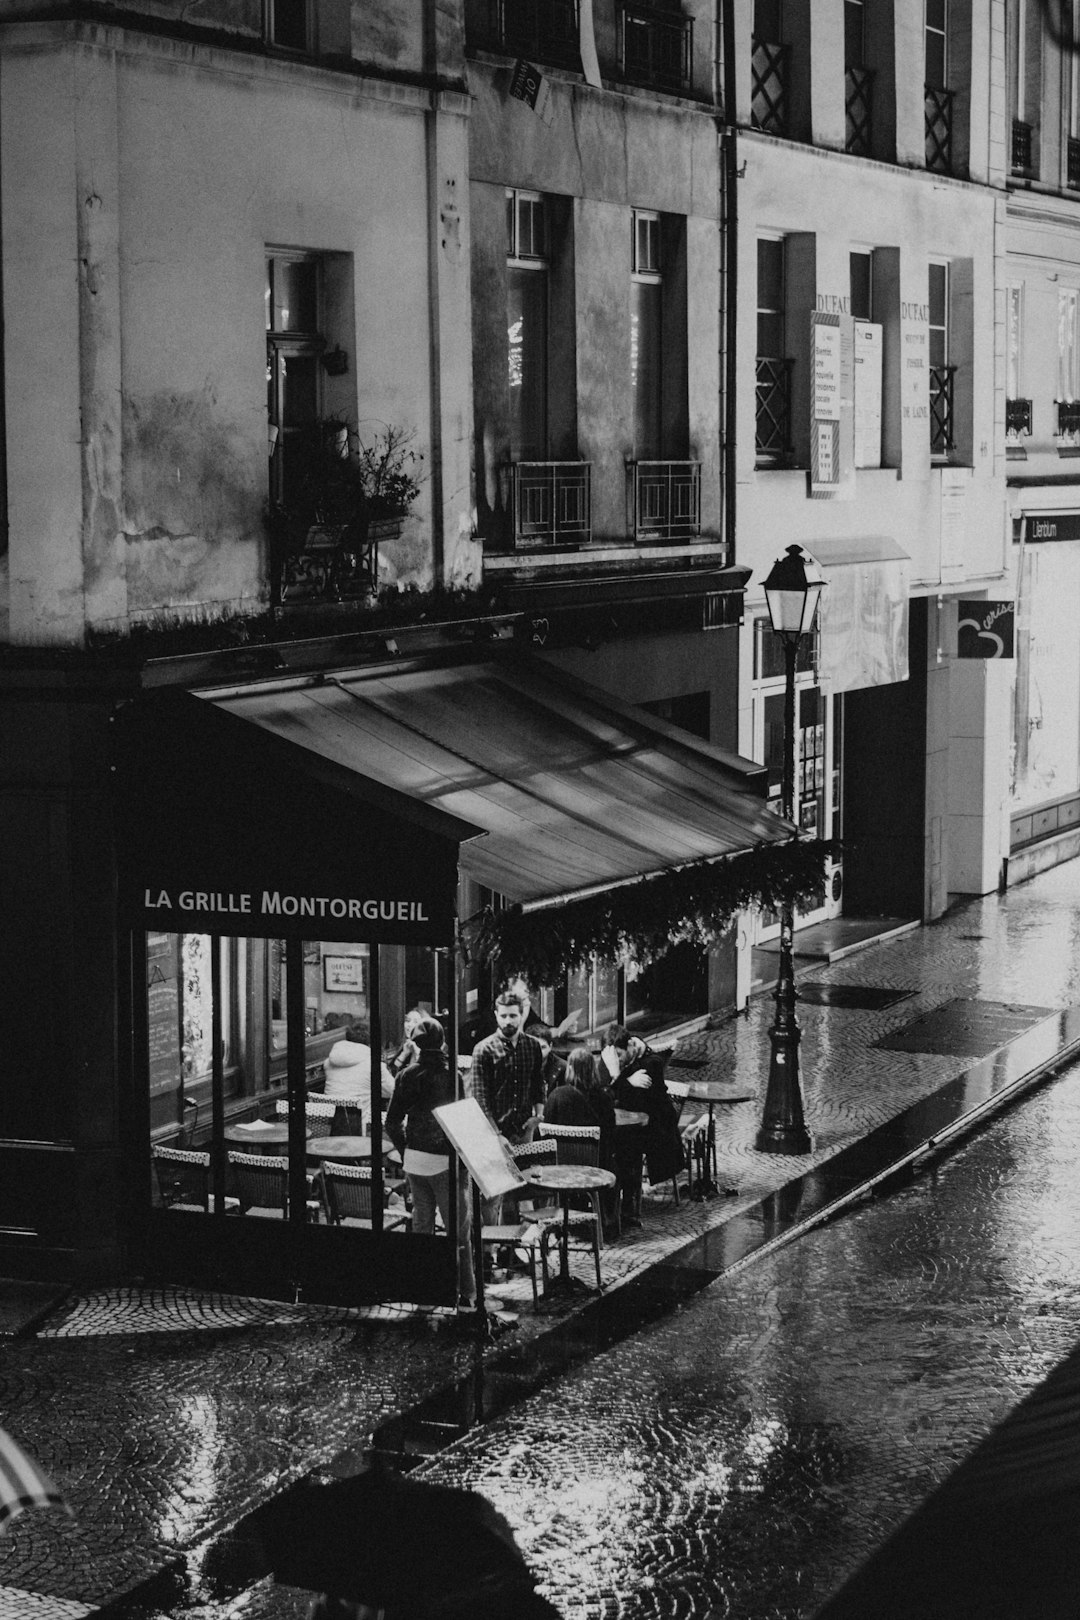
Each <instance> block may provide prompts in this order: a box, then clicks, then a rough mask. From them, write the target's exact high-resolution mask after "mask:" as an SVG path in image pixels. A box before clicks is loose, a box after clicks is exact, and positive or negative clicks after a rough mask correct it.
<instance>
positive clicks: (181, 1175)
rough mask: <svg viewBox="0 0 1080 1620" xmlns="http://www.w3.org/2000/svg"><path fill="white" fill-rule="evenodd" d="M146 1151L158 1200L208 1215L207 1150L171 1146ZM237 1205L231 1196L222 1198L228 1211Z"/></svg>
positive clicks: (211, 1201) (211, 1204)
mask: <svg viewBox="0 0 1080 1620" xmlns="http://www.w3.org/2000/svg"><path fill="white" fill-rule="evenodd" d="M150 1152H151V1157H152V1158H153V1162H154V1174H155V1176H156V1177H157V1190H158V1197H159V1199H160V1201H161V1203H162V1204H164V1205H165V1206H166V1207H167V1208H169V1209H193V1210H194V1209H197V1210H201V1211H202V1213H203V1214H204V1215H208V1214H209V1213H210V1211H211V1210H212V1209H213V1208H214V1195H213V1193H212V1192H211V1191H210V1155H209V1153H206V1152H204V1151H203V1150H201V1149H198V1148H171V1147H153V1148H151V1150H150ZM239 1207H240V1206H239V1204H238V1203H237V1201H236V1199H235V1198H226V1200H225V1208H226V1210H227V1211H228V1213H229V1214H234V1213H235V1212H236V1211H237V1210H238V1209H239Z"/></svg>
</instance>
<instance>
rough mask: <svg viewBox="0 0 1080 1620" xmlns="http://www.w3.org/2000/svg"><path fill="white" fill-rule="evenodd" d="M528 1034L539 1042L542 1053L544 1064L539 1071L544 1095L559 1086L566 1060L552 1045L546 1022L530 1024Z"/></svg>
mask: <svg viewBox="0 0 1080 1620" xmlns="http://www.w3.org/2000/svg"><path fill="white" fill-rule="evenodd" d="M529 1034H530V1035H531V1036H532V1038H533V1040H534V1041H539V1042H540V1050H541V1051H542V1052H543V1054H544V1066H543V1068H542V1069H541V1070H540V1073H541V1075H542V1077H543V1081H544V1096H545V1097H546V1096H547V1095H548V1093H549V1092H551V1091H554V1090H555V1087H556V1086H561V1085H562V1084H563V1083H564V1081H565V1080H566V1062H565V1060H564V1059H563V1058H561V1057H560V1056H559V1055H558V1053H557V1052H556V1051H555V1050H554V1048H553V1046H552V1035H551V1027H550V1025H548V1024H541V1023H536V1024H530V1025H529Z"/></svg>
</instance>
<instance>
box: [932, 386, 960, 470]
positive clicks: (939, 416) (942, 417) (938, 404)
mask: <svg viewBox="0 0 1080 1620" xmlns="http://www.w3.org/2000/svg"><path fill="white" fill-rule="evenodd" d="M955 375H956V367H955V366H931V367H930V451H931V454H932V455H935V456H946V455H948V454H949V452H950V451H951V450H953V449H954V448H955V443H956V432H955V419H954V415H953V380H954V378H955Z"/></svg>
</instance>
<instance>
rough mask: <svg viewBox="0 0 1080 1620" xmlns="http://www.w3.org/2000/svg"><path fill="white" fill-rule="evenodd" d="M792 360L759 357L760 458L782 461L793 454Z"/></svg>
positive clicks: (758, 414) (757, 438) (758, 423)
mask: <svg viewBox="0 0 1080 1620" xmlns="http://www.w3.org/2000/svg"><path fill="white" fill-rule="evenodd" d="M791 367H792V362H791V361H790V360H771V359H768V358H767V357H765V356H763V355H760V354H759V355H758V357H757V432H756V437H755V445H756V448H757V453H758V455H759V456H767V457H774V458H779V457H782V456H787V455H789V454H790V452H791Z"/></svg>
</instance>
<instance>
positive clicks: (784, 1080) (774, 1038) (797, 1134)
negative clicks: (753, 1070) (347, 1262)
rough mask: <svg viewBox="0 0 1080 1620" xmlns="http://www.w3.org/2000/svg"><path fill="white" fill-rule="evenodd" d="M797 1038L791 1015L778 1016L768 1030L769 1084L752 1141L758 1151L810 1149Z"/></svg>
mask: <svg viewBox="0 0 1080 1620" xmlns="http://www.w3.org/2000/svg"><path fill="white" fill-rule="evenodd" d="M800 1039H801V1032H800V1030H799V1026H798V1024H797V1023H796V1022H795V1018H794V1015H793V1014H791V1015H789V1016H788V1017H787V1018H783V1019H781V1021H780V1022H779V1023H777V1024H776V1025H774V1026H773V1028H772V1029H770V1031H769V1040H770V1041H771V1042H772V1057H771V1059H770V1061H769V1084H768V1088H767V1090H766V1092H765V1109H764V1112H763V1114H762V1118H761V1125H760V1127H759V1128H758V1133H757V1140H756V1142H755V1143H754V1146H755V1147H756V1148H757V1150H758V1152H759V1153H787V1154H790V1155H791V1156H793V1157H796V1158H798V1157H800V1156H802V1155H804V1154H807V1153H812V1152H813V1149H814V1143H813V1139H812V1137H811V1135H810V1132H809V1131H808V1130H807V1128H806V1120H805V1117H804V1115H803V1099H802V1084H801V1082H800V1080H799V1041H800Z"/></svg>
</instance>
